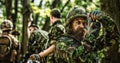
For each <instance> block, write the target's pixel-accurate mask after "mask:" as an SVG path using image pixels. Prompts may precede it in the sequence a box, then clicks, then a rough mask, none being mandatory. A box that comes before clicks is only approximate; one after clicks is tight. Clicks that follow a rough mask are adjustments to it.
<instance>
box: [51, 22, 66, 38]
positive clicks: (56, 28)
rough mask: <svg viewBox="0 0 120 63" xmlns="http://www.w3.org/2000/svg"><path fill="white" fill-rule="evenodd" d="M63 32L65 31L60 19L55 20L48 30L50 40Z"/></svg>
mask: <svg viewBox="0 0 120 63" xmlns="http://www.w3.org/2000/svg"><path fill="white" fill-rule="evenodd" d="M64 32H65V28H64V26H63V25H62V23H61V22H60V21H56V22H55V23H54V24H53V25H52V27H51V29H50V31H49V37H50V40H52V39H57V38H58V37H60V35H62V34H64Z"/></svg>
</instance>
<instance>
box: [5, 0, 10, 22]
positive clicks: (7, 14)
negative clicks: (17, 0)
mask: <svg viewBox="0 0 120 63" xmlns="http://www.w3.org/2000/svg"><path fill="white" fill-rule="evenodd" d="M5 7H6V16H7V19H9V20H11V17H12V15H11V11H12V0H5Z"/></svg>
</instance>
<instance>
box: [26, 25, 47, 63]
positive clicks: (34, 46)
mask: <svg viewBox="0 0 120 63" xmlns="http://www.w3.org/2000/svg"><path fill="white" fill-rule="evenodd" d="M29 31H30V37H29V42H28V57H29V55H31V54H33V53H39V52H40V51H42V50H44V49H46V48H47V46H48V41H49V37H48V32H46V31H44V30H40V29H39V27H38V26H37V25H35V24H31V25H30V26H29ZM41 62H42V63H45V58H44V59H42V60H41Z"/></svg>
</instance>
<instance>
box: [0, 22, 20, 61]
mask: <svg viewBox="0 0 120 63" xmlns="http://www.w3.org/2000/svg"><path fill="white" fill-rule="evenodd" d="M0 27H1V30H2V34H1V35H0V63H15V61H17V60H18V59H16V58H18V57H17V55H18V54H19V53H20V50H19V46H20V44H19V42H18V40H17V39H16V38H15V37H14V36H13V35H12V34H11V31H12V28H13V23H12V22H11V21H10V20H4V21H3V22H2V23H1V26H0Z"/></svg>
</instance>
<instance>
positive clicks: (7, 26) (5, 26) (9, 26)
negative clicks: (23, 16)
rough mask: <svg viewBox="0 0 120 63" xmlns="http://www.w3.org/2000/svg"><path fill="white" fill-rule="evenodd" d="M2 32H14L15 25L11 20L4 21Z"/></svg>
mask: <svg viewBox="0 0 120 63" xmlns="http://www.w3.org/2000/svg"><path fill="white" fill-rule="evenodd" d="M0 27H1V30H2V31H5V30H12V28H13V23H12V22H11V21H10V20H4V21H3V22H2V23H1V26H0Z"/></svg>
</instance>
